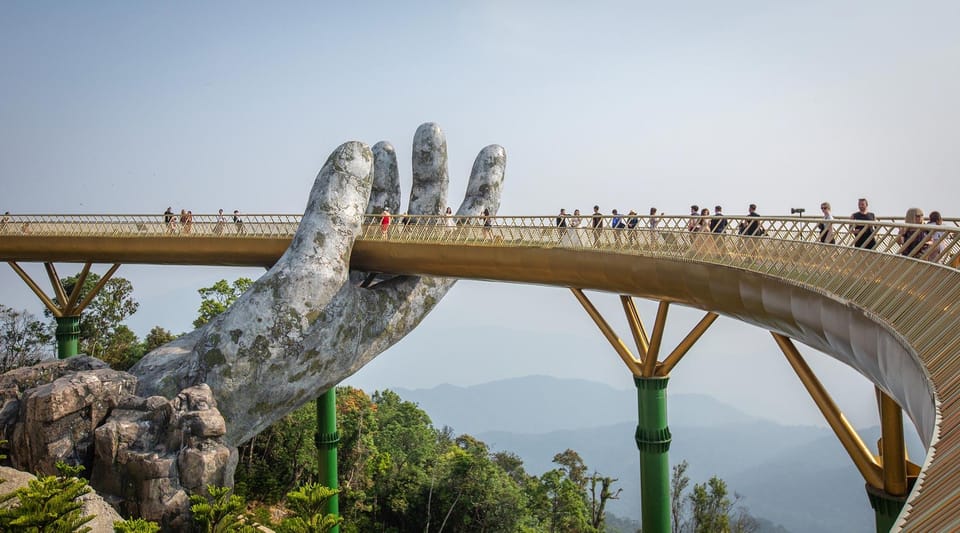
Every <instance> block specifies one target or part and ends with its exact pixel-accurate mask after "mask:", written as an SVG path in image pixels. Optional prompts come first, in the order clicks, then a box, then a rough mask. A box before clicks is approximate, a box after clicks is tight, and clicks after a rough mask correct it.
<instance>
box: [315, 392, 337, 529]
mask: <svg viewBox="0 0 960 533" xmlns="http://www.w3.org/2000/svg"><path fill="white" fill-rule="evenodd" d="M338 442H340V433H338V432H337V388H336V387H331V388H330V390H328V391H327V392H325V393H323V394H322V395H321V396H320V397H319V398H317V433H316V436H315V443H316V445H317V452H318V453H319V454H320V482H321V483H323V485H324V486H326V487H328V488H330V489H333V490H337V489H338V488H339V483H338V481H337V475H338V474H337V443H338ZM327 514H332V515H334V516H336V517H339V516H340V498H339V495H337V494H334V495H333V496H331V497H330V499H329V500H327ZM330 532H331V533H340V526H339V525H337V526H334V527H333V529H331V530H330Z"/></svg>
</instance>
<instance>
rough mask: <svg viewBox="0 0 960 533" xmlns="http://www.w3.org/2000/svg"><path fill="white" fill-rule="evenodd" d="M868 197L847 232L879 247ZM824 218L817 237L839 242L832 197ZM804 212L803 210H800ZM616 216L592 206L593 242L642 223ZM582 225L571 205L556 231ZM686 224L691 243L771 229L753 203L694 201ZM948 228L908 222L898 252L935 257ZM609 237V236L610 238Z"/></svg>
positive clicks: (934, 216)
mask: <svg viewBox="0 0 960 533" xmlns="http://www.w3.org/2000/svg"><path fill="white" fill-rule="evenodd" d="M869 205H870V204H869V202H868V201H867V199H866V198H860V199H858V200H857V210H856V211H854V212H853V213H852V214H851V215H850V217H849V218H850V221H849V222H845V223H844V227H845V231H846V232H848V233H849V234H850V235H851V237H850V238H851V240H852V244H853V246H856V247H858V248H865V249H875V248H877V246H878V239H879V238H880V234H879V231H880V228H878V226H876V225H875V224H872V223H874V222H877V217H876V215H875V214H874V213H873V212H872V211H870V210H869ZM820 210H821V212H822V214H823V215H822V218H820V219H818V220H819V221H818V223H817V225H816V228H817V237H818V239H819V241H820V242H822V243H824V244H837V239H838V236H839V235H840V232H839V229H838V224H840V223H839V222H837V220H836V219H835V218H834V216H833V214H832V209H831V206H830V202H822V203H821V204H820ZM799 211H800V212H801V215H802V210H799ZM610 213H611V216H609V217H608V216H604V215H603V213H602V212H601V210H600V206H598V205H595V206H593V214H591V215H590V218H589V229H590V230H591V232H590V235H591V241H592V243H593V245H594V246H599V245H600V243H601V241H602V239H603V235H604V232H603V230H604V229H612V230H624V229H636V228H638V227H643V224H642V223H641V220H640V217H639V216H638V215H637V213H636V211H633V210H631V211H630V212H629V213H628V214H627V215H622V214H621V213H620V212H619V211H618V210H617V209H613V210H611V212H610ZM658 213H659V211H658V210H657V208H656V207H651V208H650V214H649V216H648V217H647V219H646V227H647V228H648V229H650V230H657V228H658V227H660V226H661V218H660V215H658ZM904 218H905V220H904V222H905V223H906V224H915V225H917V226H920V225H926V226H931V225H932V226H942V225H943V218H942V216H941V214H940V212H939V211H932V212H931V213H930V217H929V219H925V218H924V214H923V210H921V209H919V208H910V209H908V210H907V213H906V216H905V217H904ZM581 224H582V218H581V216H580V210H579V209H575V210H574V211H573V215H570V214H568V213H567V210H566V208H562V209H560V212H559V214H558V215H557V216H556V226H557V228H558V231H557V234H558V236H559V237H560V238H561V239H563V238H564V237H565V236H566V235H567V230H568V229H569V228H577V227H579V226H580V225H581ZM685 229H686V230H687V231H688V232H690V233H692V234H694V235H691V237H690V240H691V242H714V243H717V242H719V243H720V245H722V241H717V240H713V241H701V240H699V239H698V238H696V236H695V234H699V233H704V234H711V233H712V234H723V233H727V232H728V231H735V232H736V233H737V234H738V235H741V236H747V237H762V236H764V235H765V234H766V231H767V230H766V229H765V228H764V227H763V224H762V222H761V220H760V214H759V213H758V212H757V205H756V204H750V205H749V206H748V208H747V214H746V215H744V216H742V217H728V216H727V215H725V214H724V212H723V207H722V206H720V205H716V206H714V208H713V212H712V213H711V212H710V209H709V208H706V207H704V208H701V207H700V206H699V205H696V204H694V205H691V206H690V217H689V218H688V219H687V222H686V224H685ZM650 235H657V233H656V231H652V232H650ZM945 235H946V233H945V231H944V230H943V229H940V230H937V229H934V228H930V229H928V228H925V227H904V228H901V229H900V230H899V233H898V235H897V243H898V244H899V245H900V249H899V253H900V254H903V255H909V256H912V257H918V258H922V259H928V260H931V261H936V260H938V259H939V258H940V256H941V255H942V254H943V252H944V250H945V247H946V244H947V243H946V242H945V241H946V240H948V239H945ZM621 237H622V235H621V232H619V231H615V232H613V242H614V243H616V244H617V245H620V244H621V243H622V242H623V240H622V238H621ZM608 242H609V241H608ZM627 242H629V243H630V244H635V243H636V242H638V239H637V237H636V235H635V234H634V233H633V232H630V233H629V237H628V239H627Z"/></svg>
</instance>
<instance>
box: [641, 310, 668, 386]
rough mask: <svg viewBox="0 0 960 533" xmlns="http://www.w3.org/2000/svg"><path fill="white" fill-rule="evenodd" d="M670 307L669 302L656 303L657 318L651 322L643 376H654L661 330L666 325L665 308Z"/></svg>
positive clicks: (661, 340) (661, 335)
mask: <svg viewBox="0 0 960 533" xmlns="http://www.w3.org/2000/svg"><path fill="white" fill-rule="evenodd" d="M669 308H670V302H668V301H666V300H660V303H659V304H658V305H657V318H656V319H655V320H654V322H653V337H652V338H651V339H650V347H649V348H648V349H647V358H646V359H645V360H644V361H643V372H644V375H645V376H654V375H655V373H656V366H657V362H658V361H657V359H658V358H659V357H660V344H661V343H663V330H664V328H666V326H667V310H668V309H669Z"/></svg>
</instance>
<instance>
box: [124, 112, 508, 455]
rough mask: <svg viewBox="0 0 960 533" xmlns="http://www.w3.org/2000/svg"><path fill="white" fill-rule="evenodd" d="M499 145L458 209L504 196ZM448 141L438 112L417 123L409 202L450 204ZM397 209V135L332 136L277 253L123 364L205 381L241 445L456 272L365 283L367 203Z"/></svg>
mask: <svg viewBox="0 0 960 533" xmlns="http://www.w3.org/2000/svg"><path fill="white" fill-rule="evenodd" d="M505 163H506V155H505V152H504V150H503V148H502V147H500V146H496V145H491V146H488V147H486V148H484V149H483V150H481V151H480V153H479V155H478V156H477V158H476V161H475V162H474V165H473V171H472V173H471V175H470V182H469V185H468V187H467V191H466V194H465V197H464V199H463V202H462V204H461V205H460V208H459V209H458V211H457V214H458V215H464V216H469V215H479V214H480V213H482V211H483V209H484V208H489V209H490V212H491V213H496V212H497V209H498V208H499V206H500V190H501V185H502V182H503V175H504V166H505ZM447 182H448V174H447V147H446V140H445V138H444V135H443V132H442V131H440V128H439V127H438V126H437V125H435V124H424V125H422V126H420V128H418V129H417V133H416V135H415V137H414V146H413V186H412V190H411V193H410V201H409V206H408V212H409V213H410V214H424V215H431V214H440V213H441V212H442V211H441V210H442V209H443V208H444V207H445V206H446V195H447ZM383 207H388V208H390V210H391V212H393V213H397V212H398V211H399V207H400V181H399V176H398V172H397V160H396V154H395V152H394V150H393V147H392V146H390V145H389V144H388V143H378V144H377V145H375V146H374V147H373V149H372V150H371V149H370V148H368V147H367V146H366V145H364V144H362V143H359V142H348V143H346V144H343V145H341V146H340V147H339V148H337V149H336V150H335V151H334V152H333V153H332V154H331V155H330V157H329V158H328V159H327V162H326V164H324V166H323V168H322V169H321V170H320V173H319V174H318V176H317V178H316V181H315V183H314V185H313V190H312V191H311V193H310V199H309V202H308V203H307V208H306V212H305V213H304V215H303V219H302V221H301V223H300V227H299V228H298V229H297V232H296V234H295V235H294V238H293V241H292V243H291V244H290V247H289V248H288V249H287V251H286V252H285V253H284V254H283V256H282V257H281V258H280V260H279V261H278V262H277V263H276V265H274V266H273V268H271V269H270V270H269V271H268V272H267V273H266V274H265V275H264V276H263V277H261V278H260V279H259V280H257V281H256V283H254V285H253V286H252V287H251V288H250V290H248V291H247V292H246V293H245V294H244V295H243V296H241V297H240V298H239V299H238V300H237V301H236V303H234V305H233V306H231V307H230V308H229V309H228V310H227V311H226V312H224V313H223V314H222V315H220V316H218V317H216V318H215V319H214V320H212V321H211V322H209V323H208V324H206V325H204V326H203V327H201V328H199V329H197V330H195V331H193V332H191V333H189V334H187V335H184V336H182V337H180V338H179V339H177V340H175V341H173V342H171V343H169V344H167V345H165V346H162V347H160V348H158V349H156V350H154V351H152V352H151V353H149V354H147V355H146V356H145V357H144V358H143V359H142V360H141V361H140V362H139V363H138V364H137V365H136V366H134V367H133V368H132V369H131V370H130V372H131V373H133V374H134V375H136V376H137V377H138V378H139V379H140V385H139V390H138V394H140V395H142V396H147V395H163V396H166V397H168V398H169V397H172V396H174V395H176V394H177V393H178V392H180V391H181V390H182V389H184V388H186V387H190V386H193V385H197V384H199V383H207V384H208V385H209V386H210V387H211V389H212V390H213V393H214V397H215V398H216V401H217V405H218V407H219V409H220V411H221V412H222V413H223V415H224V418H225V419H226V421H227V435H226V442H227V443H228V444H230V445H234V446H236V445H239V444H241V443H243V442H244V441H246V440H247V439H249V438H250V437H252V436H253V435H256V434H257V433H259V432H260V431H261V430H263V429H264V428H266V427H268V426H269V425H270V424H272V423H273V422H274V421H276V420H277V419H279V418H281V417H282V416H284V415H285V414H287V413H289V412H290V411H292V410H293V409H296V408H297V407H299V406H301V405H303V404H304V403H306V402H308V401H311V400H313V399H315V398H316V397H317V396H319V395H320V394H322V393H323V392H324V391H326V390H327V389H329V388H330V387H333V386H335V385H336V384H337V383H339V382H340V381H341V380H343V379H344V378H346V377H347V376H349V375H351V374H353V373H354V372H356V371H357V370H359V369H360V368H361V367H362V366H363V365H365V364H366V363H368V362H370V361H371V360H372V359H373V358H374V357H376V356H377V355H378V354H380V353H381V352H383V351H384V350H386V349H387V348H388V347H390V346H391V345H393V344H394V343H396V342H397V341H399V340H400V339H401V338H402V337H403V336H404V335H406V334H407V333H409V332H410V331H411V330H413V328H414V327H416V326H417V324H419V323H420V321H421V320H422V319H423V318H424V316H426V314H427V313H428V312H429V311H430V310H431V309H432V308H433V307H434V306H435V305H436V303H437V302H438V301H439V300H440V298H441V297H443V295H444V294H446V292H447V291H448V290H449V289H450V287H451V286H452V285H453V283H454V280H450V279H444V278H430V277H411V276H405V277H399V278H394V279H392V280H388V281H384V282H381V283H378V284H376V285H373V286H372V287H371V288H361V287H360V286H359V283H358V282H357V280H358V279H362V274H361V273H354V274H353V276H352V278H353V279H351V273H350V270H349V268H350V253H351V249H352V248H353V242H354V240H355V239H356V238H357V236H358V235H359V234H360V232H361V222H362V219H363V215H364V213H368V214H372V213H380V212H381V210H382V209H383Z"/></svg>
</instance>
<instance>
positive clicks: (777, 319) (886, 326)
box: [0, 215, 960, 532]
mask: <svg viewBox="0 0 960 533" xmlns="http://www.w3.org/2000/svg"><path fill="white" fill-rule="evenodd" d="M728 220H729V221H730V225H729V226H728V227H727V228H726V230H725V232H723V233H713V232H701V231H689V230H688V227H689V225H690V222H691V219H690V218H689V217H658V218H657V219H655V221H651V220H650V219H649V217H641V218H640V219H639V224H638V225H637V227H635V228H625V229H614V228H609V227H605V228H603V229H594V228H592V227H584V226H587V225H589V223H590V222H589V219H587V218H584V219H583V223H584V225H583V226H580V227H572V224H571V222H572V220H571V219H570V218H568V219H566V221H567V226H566V227H557V220H556V219H555V217H553V216H549V217H503V216H501V217H493V218H492V223H491V225H490V226H489V227H485V226H484V224H483V221H482V220H481V219H479V218H475V217H452V218H450V217H443V216H439V217H438V216H411V217H405V218H402V219H400V218H397V217H395V218H394V220H393V222H394V223H392V224H390V225H388V226H383V225H381V224H380V219H379V218H378V217H375V216H371V217H368V219H367V220H366V221H365V222H366V223H365V224H364V225H362V227H361V228H360V236H359V238H358V239H357V241H356V242H355V245H354V248H353V253H352V256H351V258H350V263H351V267H352V268H353V269H355V270H359V271H365V272H372V273H390V274H409V275H436V276H449V277H456V278H465V279H478V280H491V281H506V282H520V283H531V284H543V285H551V286H560V287H567V288H569V289H570V290H571V291H572V292H573V293H574V295H575V296H576V298H577V299H578V301H579V302H580V303H581V304H582V305H583V307H584V308H585V310H586V311H587V313H588V314H589V315H590V317H591V318H592V319H593V320H594V321H595V322H596V324H597V326H598V327H599V328H600V330H601V332H602V333H603V334H604V336H605V337H606V338H607V339H608V340H609V341H610V343H611V346H612V347H613V349H614V351H615V352H616V354H617V355H618V356H619V357H620V358H621V359H622V360H623V362H624V364H625V365H626V366H627V368H628V369H629V370H630V372H631V373H632V374H633V375H634V376H635V378H638V380H639V379H640V378H646V379H654V378H666V377H667V376H669V374H670V372H671V370H672V369H673V368H674V367H675V366H676V365H677V364H678V363H679V362H680V360H681V359H682V358H683V356H684V354H686V353H687V351H688V350H689V349H690V347H691V346H693V344H694V343H695V342H697V340H698V339H699V338H701V336H702V335H703V334H704V333H705V332H706V331H707V329H708V328H709V327H710V325H711V324H712V323H713V322H714V320H715V319H716V318H717V317H718V316H720V315H723V316H727V317H730V318H733V319H736V320H740V321H743V322H747V323H750V324H753V325H755V326H757V327H760V328H764V329H766V330H767V331H770V332H771V334H772V336H773V339H774V341H775V343H776V344H777V345H778V346H779V348H780V349H781V351H782V352H783V353H784V355H785V356H786V359H787V360H788V361H789V363H790V365H791V366H792V367H793V368H794V370H795V371H796V373H797V375H798V376H799V378H800V380H801V381H802V382H803V384H804V386H805V387H806V389H807V390H808V392H809V393H810V395H811V397H812V399H813V400H814V401H815V402H816V404H817V406H818V407H819V409H820V410H821V412H822V413H823V415H824V417H825V419H826V421H827V422H828V424H829V425H830V427H831V428H832V429H833V430H834V432H835V433H836V435H837V437H838V438H839V440H840V442H841V443H842V445H843V446H844V448H845V449H846V451H847V452H848V454H849V455H850V457H851V459H852V461H853V464H854V465H855V466H856V468H857V469H858V471H859V472H860V473H861V474H862V476H863V478H864V480H865V482H866V486H867V492H868V496H869V497H870V500H871V504H873V505H874V508H875V509H876V511H877V517H878V530H887V529H891V528H892V529H894V530H901V529H902V530H909V531H923V532H927V531H956V530H960V357H958V355H960V306H958V302H960V269H958V265H960V228H958V224H957V222H956V221H948V222H947V223H946V224H947V225H945V226H931V225H914V224H906V223H903V222H902V221H901V220H894V219H885V221H883V222H876V223H863V222H857V224H860V225H861V226H860V227H859V228H858V227H856V226H854V225H853V222H852V221H849V220H834V221H833V222H832V224H831V225H830V226H829V227H827V228H822V227H819V226H818V224H820V223H821V222H823V221H822V220H819V219H810V218H770V217H764V218H752V219H736V218H734V217H728ZM605 222H606V224H605V225H606V226H609V222H610V220H609V218H608V219H607V220H606V221H605ZM651 222H655V224H654V223H651ZM693 222H696V219H693ZM754 222H756V223H757V224H759V227H762V229H763V231H762V232H754V231H751V230H750V224H751V223H754ZM298 223H299V217H298V216H292V215H244V216H243V220H242V221H241V222H234V221H232V220H227V221H223V220H221V219H218V218H217V217H216V216H214V215H210V216H207V215H203V216H197V217H195V218H194V221H192V222H189V223H187V224H179V223H178V221H177V220H173V221H171V222H167V221H165V219H163V218H162V217H161V216H157V215H7V216H4V218H3V220H2V221H0V259H2V260H4V261H8V262H9V264H10V265H11V266H12V267H13V269H14V270H15V271H17V273H18V274H19V275H20V276H21V277H22V278H23V279H24V281H25V282H26V283H27V284H28V285H29V286H30V287H31V289H32V290H33V291H34V292H35V293H36V294H37V296H38V297H40V298H41V299H42V300H43V301H44V304H45V305H46V306H47V307H48V308H49V309H50V310H51V311H52V312H53V313H54V314H55V315H56V316H64V315H69V314H79V310H80V309H82V307H83V306H84V305H86V303H88V302H84V301H79V298H78V296H79V295H77V294H69V295H68V294H65V293H64V289H63V287H61V286H60V283H59V278H58V277H57V274H56V270H55V267H54V266H53V264H54V263H55V262H72V263H82V264H83V267H82V269H83V270H82V271H81V276H82V277H85V276H86V275H87V274H88V272H89V270H90V267H91V265H92V264H94V263H106V264H112V265H113V266H112V267H111V268H110V270H109V271H108V273H107V274H106V275H105V276H104V277H103V278H102V281H103V280H105V279H106V278H109V276H110V275H112V274H113V272H115V271H116V269H117V268H118V267H119V266H120V265H121V264H124V263H148V264H179V265H233V266H264V267H269V266H270V265H272V264H273V263H274V262H275V261H276V260H277V259H278V258H279V257H280V256H281V255H282V254H283V252H284V251H285V250H286V248H287V246H288V245H289V243H290V240H291V238H292V235H293V233H294V232H295V231H296V228H297V226H298ZM857 231H859V232H860V233H859V234H858V233H857ZM868 232H870V233H871V234H872V235H870V236H869V237H870V238H872V239H873V241H874V244H875V245H874V246H873V247H872V248H869V249H868V248H859V247H857V246H855V244H856V243H857V241H858V240H863V238H864V237H867V235H866V233H868ZM823 241H825V242H823ZM22 262H43V263H44V264H45V265H46V269H47V273H48V275H49V277H50V281H51V283H52V284H53V286H54V293H55V297H54V298H51V297H49V296H47V295H46V294H45V293H44V292H43V290H41V289H40V287H39V286H38V284H37V283H36V282H35V281H34V280H33V279H31V278H30V277H29V276H28V275H27V274H26V273H25V272H24V270H23V269H22V268H21V267H20V266H19V263H22ZM371 276H372V275H371ZM369 279H370V278H368V280H369ZM77 285H78V286H79V285H82V283H78V284H77ZM585 289H591V290H598V291H606V292H612V293H616V294H619V295H620V299H621V301H622V303H623V308H624V312H625V313H626V317H627V323H628V324H629V326H630V337H632V341H633V344H634V345H635V348H636V353H634V352H633V351H631V348H630V347H629V346H628V345H627V343H626V342H624V341H623V340H622V339H621V338H620V337H619V336H618V335H617V333H616V332H615V331H614V330H613V329H612V328H611V327H610V326H609V324H608V323H607V321H606V320H605V319H604V317H603V316H601V314H600V313H599V312H598V311H597V310H596V308H595V307H594V306H593V305H592V303H591V302H590V300H589V299H588V298H587V296H586V295H585V294H584V292H583V291H584V290H585ZM634 297H638V298H644V299H650V300H655V301H658V302H659V306H658V310H657V313H656V316H655V318H654V321H653V325H652V329H651V330H650V332H649V333H648V331H647V328H646V327H645V326H644V322H643V321H642V320H641V318H640V316H639V313H638V312H637V309H636V307H635V306H634V302H633V298H634ZM674 304H680V305H684V306H688V307H692V308H697V309H701V310H703V311H704V313H705V314H704V316H703V318H702V319H701V320H700V322H699V323H698V324H697V325H696V326H694V327H693V328H692V330H691V331H690V332H689V334H688V335H687V336H686V337H685V338H684V339H683V340H682V341H681V342H680V343H679V345H677V346H676V347H675V348H673V349H672V350H670V351H669V352H667V350H666V349H665V348H664V347H663V346H662V339H663V332H664V326H665V324H666V320H667V315H668V310H669V308H670V306H671V305H674ZM794 342H800V343H802V344H805V345H807V346H809V347H811V348H814V349H816V350H819V351H821V352H823V353H826V354H828V355H830V356H832V357H834V358H836V359H837V360H839V361H841V362H843V363H845V364H847V365H849V366H851V367H853V368H854V369H856V370H857V371H858V372H859V373H860V374H862V375H863V376H865V377H866V378H867V379H869V380H870V381H871V382H873V383H874V384H875V386H876V390H877V395H878V398H879V402H878V403H879V408H880V420H881V433H882V439H881V441H880V443H879V444H878V449H877V450H875V451H874V450H872V449H871V448H870V447H869V446H868V445H867V444H866V443H864V442H863V441H862V440H861V439H860V437H859V436H858V435H857V433H856V431H855V430H854V429H853V428H852V427H851V425H850V424H849V423H848V422H847V420H846V419H845V418H844V416H843V414H842V413H841V412H840V410H839V409H838V408H837V406H836V405H835V404H834V402H833V401H832V399H831V398H830V395H829V393H828V391H827V390H826V389H825V388H824V387H823V385H822V384H821V383H820V382H819V380H818V379H817V377H816V376H815V375H814V373H813V372H812V371H811V370H810V368H809V367H808V366H807V364H806V362H805V361H804V359H803V358H802V356H801V355H800V354H799V352H798V350H797V349H796V346H795V344H794ZM663 354H665V355H663ZM661 355H663V357H661ZM639 386H640V385H639V381H638V387H639ZM661 392H662V391H661ZM643 409H644V408H643V406H641V414H640V416H641V418H643V417H644V413H643ZM901 409H902V411H901ZM902 412H905V413H906V414H907V416H908V417H909V419H910V420H911V421H912V422H913V424H914V425H915V426H916V428H917V431H918V433H919V434H920V436H921V439H922V441H923V443H924V444H925V446H926V450H927V454H926V457H925V459H924V460H923V463H922V465H918V464H914V463H912V462H911V461H910V460H909V458H907V456H906V452H905V448H904V440H903V422H902V418H901V416H902V414H901V413H902ZM664 429H665V427H664ZM665 430H666V429H665ZM639 433H640V431H639V429H638V446H639V445H640V435H639ZM666 438H667V439H669V433H668V432H667V433H666ZM666 442H667V443H668V442H669V440H667V441H666ZM641 450H643V449H642V448H641ZM641 468H644V463H643V462H642V461H641ZM643 494H644V495H646V492H644V493H643ZM646 520H647V518H646V516H644V526H645V528H646V525H647V522H646Z"/></svg>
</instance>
